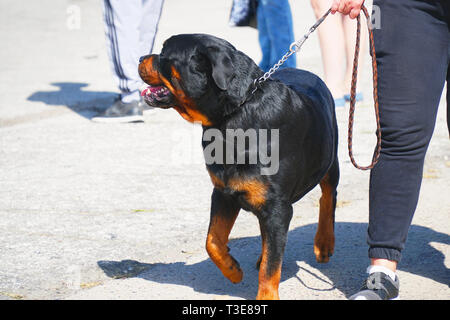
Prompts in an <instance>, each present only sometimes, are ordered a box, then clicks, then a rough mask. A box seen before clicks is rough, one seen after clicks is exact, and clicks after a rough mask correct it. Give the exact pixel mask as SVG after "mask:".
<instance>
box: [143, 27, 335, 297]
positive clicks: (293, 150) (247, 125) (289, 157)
mask: <svg viewBox="0 0 450 320" xmlns="http://www.w3.org/2000/svg"><path fill="white" fill-rule="evenodd" d="M139 74H140V76H141V78H142V79H143V80H144V82H145V83H147V84H148V85H149V87H147V88H146V89H145V90H143V91H142V96H143V97H144V99H145V101H146V102H147V103H148V104H149V105H150V106H152V107H158V108H163V109H166V108H174V109H175V110H176V111H178V112H179V113H180V115H181V116H182V117H183V118H184V119H186V120H188V121H190V122H200V123H201V124H202V126H203V148H204V151H205V160H207V161H206V167H207V170H208V172H209V175H210V177H211V181H212V183H213V185H214V190H213V193H212V199H211V200H212V203H211V219H210V225H209V230H208V235H207V240H206V250H207V252H208V254H209V256H210V257H211V260H212V261H213V262H214V263H215V264H216V265H217V267H219V269H220V270H221V271H222V273H223V274H224V276H225V277H227V278H228V279H229V280H230V281H232V282H233V283H238V282H240V281H241V280H242V276H243V273H242V270H241V268H240V267H239V263H238V262H237V261H236V260H235V259H234V258H233V257H232V256H231V255H230V254H229V249H228V247H227V243H228V236H229V234H230V231H231V229H232V227H233V224H234V222H235V220H236V218H237V216H238V213H239V210H240V209H241V208H242V209H244V210H247V211H251V212H253V213H254V214H255V215H256V217H257V218H258V220H259V224H260V229H261V236H262V253H261V256H260V258H259V259H258V262H257V267H259V288H258V295H257V298H258V299H278V298H279V296H278V286H279V282H280V276H281V265H282V259H283V254H284V248H285V244H286V240H287V232H288V229H289V223H290V220H291V218H292V212H293V209H292V204H293V203H294V202H296V201H298V200H299V199H300V198H302V197H303V196H304V195H305V194H306V193H308V192H309V191H310V190H311V189H313V188H314V187H315V186H316V185H317V184H320V187H321V190H322V197H321V199H320V213H319V223H318V229H317V233H316V236H315V239H314V254H315V256H316V259H317V261H318V262H328V260H329V257H330V256H331V255H332V254H333V250H334V212H335V208H336V194H337V193H336V188H337V185H338V181H339V163H338V158H337V146H338V130H337V123H336V115H335V111H334V100H333V97H332V95H331V93H330V91H329V90H328V88H327V87H326V85H325V84H324V82H323V81H322V80H320V79H319V78H318V77H317V76H316V75H314V74H312V73H310V72H307V71H303V70H298V69H282V70H280V71H277V72H276V73H275V74H273V75H272V77H271V79H269V80H268V81H266V82H264V83H262V84H261V86H260V87H258V88H257V90H256V91H254V88H255V87H254V79H256V78H259V77H260V76H262V74H263V72H262V71H261V69H259V68H258V66H257V65H256V64H255V63H254V62H253V61H252V60H251V59H250V58H249V57H248V56H247V55H245V54H244V53H242V52H240V51H238V50H236V49H235V48H234V47H233V46H232V45H231V44H230V43H228V42H227V41H225V40H222V39H219V38H216V37H213V36H210V35H205V34H182V35H176V36H173V37H171V38H169V39H168V40H166V42H165V43H164V46H163V49H162V51H161V54H160V55H154V54H153V55H148V56H144V57H141V59H140V65H139ZM253 91H254V92H253ZM264 130H266V131H264ZM267 131H270V132H271V133H273V134H272V135H271V136H270V137H269V138H267V136H266V137H265V138H264V139H263V137H262V136H259V137H257V139H256V140H253V143H251V142H250V140H251V139H250V138H251V137H252V134H251V133H255V134H256V133H261V132H267ZM230 132H232V133H236V132H237V133H239V132H240V133H244V140H245V143H244V144H243V145H242V144H241V150H238V149H239V148H238V147H239V146H238V144H239V143H238V140H239V138H240V137H239V134H234V135H229V133H230ZM211 133H214V134H211ZM219 133H221V134H222V139H220V135H217V134H219ZM206 136H208V138H205V137H206ZM212 136H214V138H215V141H214V143H215V146H216V147H217V146H220V145H222V146H223V147H224V148H225V149H226V151H227V152H221V151H220V150H219V148H214V149H215V151H214V152H211V153H208V154H207V152H206V151H207V150H208V152H209V151H211V144H210V143H208V141H212V138H211V137H212ZM230 136H231V140H230V139H229V137H230ZM235 138H237V139H235ZM241 138H242V137H241ZM255 141H257V142H256V146H255ZM241 142H242V140H241ZM211 143H212V142H211ZM230 145H231V146H232V147H231V148H230ZM261 150H264V151H265V152H266V153H264V152H261ZM230 151H231V152H230ZM225 153H226V154H225ZM229 153H231V156H230V155H229ZM255 153H257V156H258V157H257V158H256V159H257V161H250V160H249V159H250V158H252V157H253V155H255ZM264 154H266V155H267V154H271V156H272V159H271V162H272V163H271V166H270V168H269V167H268V166H267V164H268V162H267V159H265V161H263V157H262V155H264ZM274 155H275V156H276V157H274ZM207 157H209V158H211V157H213V158H214V161H211V159H209V158H207ZM239 157H241V158H239ZM274 158H276V159H274ZM253 159H254V158H253ZM239 160H240V161H239ZM243 160H244V161H243Z"/></svg>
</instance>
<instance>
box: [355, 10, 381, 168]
mask: <svg viewBox="0 0 450 320" xmlns="http://www.w3.org/2000/svg"><path fill="white" fill-rule="evenodd" d="M361 10H362V11H363V12H364V15H365V16H366V19H367V27H368V30H369V40H370V50H371V54H372V72H373V101H374V108H375V118H376V123H377V131H376V134H377V144H376V147H375V151H374V153H373V156H372V163H371V164H370V165H368V166H365V167H363V166H360V165H358V164H357V163H356V161H355V158H354V157H353V120H354V115H355V105H356V81H357V78H358V57H359V49H360V35H361V21H360V20H361V19H360V16H358V17H357V18H356V19H357V29H356V45H355V58H354V60H353V74H352V85H351V89H350V111H349V117H348V154H349V156H350V160H351V162H352V164H353V165H354V166H355V168H357V169H360V170H369V169H372V168H373V167H374V166H375V165H376V164H377V162H378V159H379V157H380V152H381V128H380V109H379V106H378V69H377V58H376V55H375V44H374V40H373V32H372V28H371V25H370V16H369V13H368V12H367V9H366V7H365V6H364V5H363V6H362V8H361Z"/></svg>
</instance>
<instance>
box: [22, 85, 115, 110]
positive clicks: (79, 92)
mask: <svg viewBox="0 0 450 320" xmlns="http://www.w3.org/2000/svg"><path fill="white" fill-rule="evenodd" d="M51 85H53V86H55V87H57V88H58V89H56V90H54V91H37V92H34V93H33V94H31V95H30V96H29V97H28V98H27V100H28V101H39V102H43V103H45V104H48V105H54V106H60V105H64V106H67V107H68V108H70V109H71V110H73V111H74V112H76V113H78V114H80V115H81V116H83V117H85V118H88V119H91V118H92V117H93V116H95V115H96V114H97V113H99V112H101V111H103V110H105V109H106V108H107V107H108V106H110V105H111V104H112V103H113V102H114V100H115V99H117V98H118V96H119V95H118V94H117V93H114V92H109V91H87V90H84V89H83V88H85V87H87V86H89V85H88V84H87V83H81V82H54V83H52V84H51Z"/></svg>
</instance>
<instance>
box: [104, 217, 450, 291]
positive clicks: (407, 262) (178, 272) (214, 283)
mask: <svg viewBox="0 0 450 320" xmlns="http://www.w3.org/2000/svg"><path fill="white" fill-rule="evenodd" d="M316 228H317V224H309V225H305V226H302V227H298V228H296V229H294V230H291V231H290V232H289V238H288V244H287V247H286V251H285V256H284V261H283V270H282V277H281V282H283V281H286V280H288V279H291V278H293V277H296V278H297V280H298V282H299V289H300V288H301V287H303V288H304V289H305V290H314V291H331V290H339V291H341V292H342V293H343V294H345V296H346V297H348V296H350V295H351V294H353V293H355V291H356V290H357V289H359V287H360V286H361V283H362V281H363V279H364V273H365V269H366V267H367V264H368V258H367V245H366V243H365V239H366V230H367V224H363V223H350V222H341V223H336V226H335V233H336V249H335V252H334V255H333V257H332V258H331V259H330V262H329V263H327V264H319V263H317V262H316V260H315V257H314V254H313V239H314V235H315V232H316ZM431 242H436V243H443V244H446V245H449V244H450V236H449V235H448V234H443V233H439V232H436V231H434V230H432V229H429V228H426V227H422V226H416V225H413V226H411V229H410V232H409V237H408V241H407V245H406V247H407V248H406V249H405V250H404V251H403V258H402V262H401V265H400V270H403V271H407V272H410V273H413V274H418V275H421V276H424V277H427V278H430V279H433V280H435V281H437V282H440V283H444V284H446V285H449V280H450V270H449V269H447V268H446V266H445V264H444V259H445V256H444V254H443V253H442V252H440V251H439V250H437V249H435V248H434V247H433V246H431V245H430V243H431ZM229 247H230V249H231V251H230V253H231V254H232V255H233V256H234V257H235V258H236V259H237V260H238V261H239V263H240V265H241V268H242V269H243V271H244V279H243V281H242V282H241V283H239V284H232V283H231V282H230V281H228V280H227V279H226V278H225V277H224V276H223V275H222V274H221V272H220V271H219V269H218V268H217V267H216V266H215V265H214V264H213V263H212V261H211V260H210V259H204V260H202V261H200V262H196V263H192V264H186V263H185V262H175V263H156V264H146V263H141V262H138V261H133V260H123V261H99V262H98V265H99V266H100V268H102V269H103V271H104V272H105V274H106V275H107V276H109V277H111V278H123V277H139V278H142V279H145V280H149V281H153V282H158V283H169V284H176V285H183V286H188V287H191V288H192V289H194V290H195V291H197V292H202V293H207V294H216V295H229V296H235V297H241V298H245V299H254V297H255V296H256V293H257V290H258V270H257V269H256V267H255V263H256V260H257V259H258V256H259V254H260V251H261V240H260V237H245V238H239V239H233V240H231V241H230V243H229ZM318 271H320V272H318ZM304 278H308V279H309V280H308V281H305V280H304ZM311 279H313V280H311ZM310 283H314V285H311V284H310Z"/></svg>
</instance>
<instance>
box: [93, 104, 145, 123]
mask: <svg viewBox="0 0 450 320" xmlns="http://www.w3.org/2000/svg"><path fill="white" fill-rule="evenodd" d="M143 109H144V102H143V101H142V100H138V101H133V102H130V103H123V102H122V100H120V99H118V100H117V101H116V102H114V103H113V104H112V105H111V106H110V107H109V108H108V109H106V110H105V111H104V112H103V113H101V114H99V115H97V116H95V117H93V118H92V119H91V120H92V121H94V122H103V123H128V122H142V121H144V116H143Z"/></svg>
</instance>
